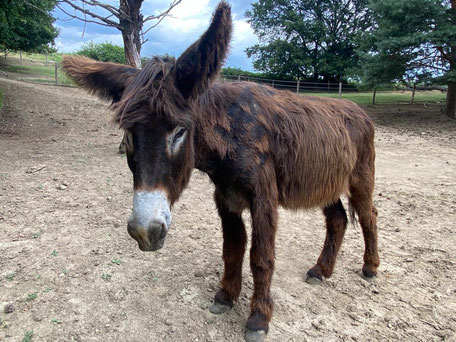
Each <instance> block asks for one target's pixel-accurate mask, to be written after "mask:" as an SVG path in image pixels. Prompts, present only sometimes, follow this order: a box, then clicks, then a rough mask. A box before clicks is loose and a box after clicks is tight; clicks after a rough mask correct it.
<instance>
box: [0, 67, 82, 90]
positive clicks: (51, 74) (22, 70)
mask: <svg viewBox="0 0 456 342" xmlns="http://www.w3.org/2000/svg"><path fill="white" fill-rule="evenodd" d="M1 70H2V71H4V72H7V73H8V72H11V73H17V74H21V75H27V76H34V77H39V76H42V77H46V78H30V79H28V80H29V81H31V82H37V83H47V84H54V83H55V66H54V65H49V66H42V65H2V66H1ZM57 78H58V84H64V85H74V82H73V81H72V80H71V79H70V78H68V76H67V75H66V74H65V73H64V72H63V71H62V70H61V69H59V70H58V71H57Z"/></svg>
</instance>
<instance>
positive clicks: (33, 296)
mask: <svg viewBox="0 0 456 342" xmlns="http://www.w3.org/2000/svg"><path fill="white" fill-rule="evenodd" d="M37 298H38V293H36V292H33V293H29V295H28V296H27V302H31V301H32V300H35V299H37Z"/></svg>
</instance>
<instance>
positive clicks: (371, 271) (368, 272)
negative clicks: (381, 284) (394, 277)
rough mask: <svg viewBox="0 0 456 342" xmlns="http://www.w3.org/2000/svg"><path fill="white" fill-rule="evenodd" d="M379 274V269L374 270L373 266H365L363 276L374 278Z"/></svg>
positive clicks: (368, 278) (367, 278) (369, 278)
mask: <svg viewBox="0 0 456 342" xmlns="http://www.w3.org/2000/svg"><path fill="white" fill-rule="evenodd" d="M376 276H377V270H374V269H373V267H372V266H369V265H364V266H363V278H364V279H366V280H372V279H374V278H375V277H376Z"/></svg>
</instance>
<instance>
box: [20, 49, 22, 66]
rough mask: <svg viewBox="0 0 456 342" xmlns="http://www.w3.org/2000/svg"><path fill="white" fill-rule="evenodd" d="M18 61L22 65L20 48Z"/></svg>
mask: <svg viewBox="0 0 456 342" xmlns="http://www.w3.org/2000/svg"><path fill="white" fill-rule="evenodd" d="M19 61H20V64H21V66H22V51H21V50H19Z"/></svg>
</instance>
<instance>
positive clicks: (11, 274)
mask: <svg viewBox="0 0 456 342" xmlns="http://www.w3.org/2000/svg"><path fill="white" fill-rule="evenodd" d="M15 275H16V272H10V273H8V274H7V276H6V279H8V280H9V281H12V280H13V279H14V276H15Z"/></svg>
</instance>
